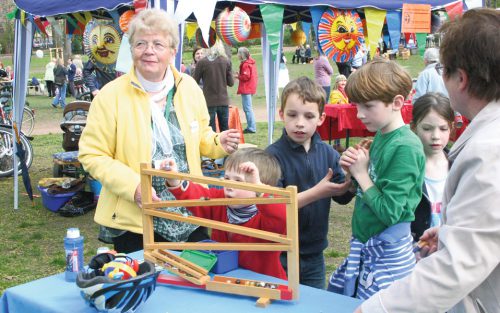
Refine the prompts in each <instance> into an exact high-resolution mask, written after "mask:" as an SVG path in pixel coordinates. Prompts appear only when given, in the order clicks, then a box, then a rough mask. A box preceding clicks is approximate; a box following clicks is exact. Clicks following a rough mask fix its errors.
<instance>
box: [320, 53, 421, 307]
mask: <svg viewBox="0 0 500 313" xmlns="http://www.w3.org/2000/svg"><path fill="white" fill-rule="evenodd" d="M411 88H412V80H411V77H410V75H409V74H408V73H407V72H406V71H405V70H404V69H403V68H402V67H401V66H399V65H398V64H397V63H395V62H392V61H387V60H383V59H381V60H375V61H373V62H370V63H368V64H366V65H364V66H363V67H361V68H360V69H359V70H357V71H356V72H354V73H353V74H352V75H351V76H350V77H349V80H348V81H347V86H346V92H347V95H348V97H349V99H350V100H351V101H352V102H354V103H355V104H356V106H357V109H358V114H357V117H358V118H359V119H360V120H361V121H362V122H363V124H365V126H366V128H367V129H368V130H369V131H372V132H376V135H375V137H374V140H373V143H372V144H371V146H370V147H369V148H367V147H350V148H349V149H348V150H346V151H345V152H344V153H343V155H342V157H341V159H340V164H341V166H342V167H343V168H344V170H346V171H347V172H349V173H350V174H351V175H352V177H353V178H354V179H355V180H356V183H357V184H356V185H357V192H356V202H355V205H354V212H353V216H352V239H351V248H350V253H349V256H348V257H347V258H346V260H345V261H344V263H343V264H342V265H341V266H340V267H339V268H338V269H337V270H336V271H335V273H333V274H332V276H331V277H330V283H329V286H328V290H330V291H333V292H337V293H341V294H344V295H348V296H353V297H357V298H360V299H367V298H369V297H370V296H371V295H372V294H374V293H375V292H377V291H378V290H380V289H384V288H387V287H388V286H389V285H390V284H391V283H392V282H393V281H395V280H397V279H400V278H402V277H404V276H406V275H408V274H409V273H410V272H411V270H412V269H413V267H414V265H415V256H414V253H413V247H412V237H411V234H410V222H411V221H413V220H414V210H415V208H416V206H417V205H418V203H419V201H420V199H421V196H422V182H423V179H424V173H425V155H424V151H423V147H422V144H421V142H420V140H419V139H418V137H417V136H416V135H415V134H414V133H413V132H412V131H411V130H410V128H409V127H408V126H407V125H405V123H404V121H403V118H402V116H401V108H402V107H403V105H404V100H405V98H406V97H407V96H408V94H409V92H410V90H411Z"/></svg>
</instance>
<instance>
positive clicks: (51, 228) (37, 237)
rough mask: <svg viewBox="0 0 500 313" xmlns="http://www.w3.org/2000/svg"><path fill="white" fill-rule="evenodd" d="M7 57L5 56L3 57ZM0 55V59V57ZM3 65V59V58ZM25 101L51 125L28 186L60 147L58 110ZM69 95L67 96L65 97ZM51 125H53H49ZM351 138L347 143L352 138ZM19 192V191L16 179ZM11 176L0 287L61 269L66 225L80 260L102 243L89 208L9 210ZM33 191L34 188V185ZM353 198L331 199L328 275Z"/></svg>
mask: <svg viewBox="0 0 500 313" xmlns="http://www.w3.org/2000/svg"><path fill="white" fill-rule="evenodd" d="M251 52H252V56H253V57H254V58H255V59H256V61H257V65H258V69H259V85H258V89H257V95H256V96H254V105H255V106H256V107H257V108H263V107H265V97H264V85H263V81H264V80H263V77H262V71H261V68H262V65H261V62H262V57H261V54H260V48H259V47H256V48H252V49H251ZM286 57H287V59H288V60H291V59H292V52H287V53H286ZM7 59H8V58H7ZM5 60H6V58H5V57H4V58H2V61H5ZM185 60H186V64H188V63H189V61H190V60H191V53H190V52H186V53H185ZM232 61H233V69H234V70H237V66H238V64H239V62H238V61H237V60H236V57H235V56H233V59H232ZM47 62H48V56H47V55H46V56H45V57H44V58H43V59H37V58H35V57H33V58H32V63H31V74H32V76H33V75H35V76H37V77H43V72H44V67H45V64H46V63H47ZM398 62H400V63H401V64H402V65H403V66H405V67H407V68H408V70H409V71H410V73H411V75H412V77H416V76H417V75H418V72H419V71H420V70H421V69H422V68H423V62H422V59H421V58H420V57H418V56H411V58H410V60H408V61H402V60H401V61H400V60H398ZM5 63H6V64H8V62H5ZM288 69H289V72H290V78H291V79H293V78H296V77H299V76H301V75H307V76H309V77H313V68H312V65H302V64H300V65H296V64H288ZM229 93H230V95H231V102H232V103H233V104H236V105H238V106H239V104H240V103H241V99H240V97H239V96H237V95H236V86H235V87H232V88H229ZM27 100H28V101H29V102H30V106H31V107H32V108H34V109H35V111H36V117H35V118H36V124H35V130H37V129H38V130H40V127H42V130H43V126H44V125H45V126H51V127H52V128H51V129H52V130H53V129H56V130H57V132H56V131H53V133H48V134H44V135H35V136H34V140H33V142H32V143H33V148H34V161H33V165H32V166H31V169H30V176H31V180H32V184H33V186H34V187H35V188H36V185H37V182H38V181H39V180H40V179H41V178H43V177H51V176H52V167H53V160H52V154H53V153H55V152H60V151H63V149H62V147H61V142H62V135H61V133H60V131H59V130H58V125H59V123H60V121H61V119H62V110H61V109H54V108H52V107H51V106H50V99H49V98H48V97H47V96H30V97H28V99H27ZM68 100H71V99H68ZM54 125H55V126H56V127H54ZM282 127H283V124H282V123H281V122H278V121H277V122H275V132H274V135H273V138H274V140H275V139H276V138H278V137H279V136H280V135H281V131H282ZM257 130H258V132H257V133H256V134H247V135H245V140H246V142H249V143H253V144H256V145H257V146H259V147H261V148H265V147H266V146H267V123H266V122H263V121H261V122H258V123H257ZM357 140H358V139H357V138H354V139H353V140H352V141H351V144H355V143H356V142H357ZM20 186H21V187H20V188H21V193H22V192H24V190H23V187H22V183H20ZM12 190H13V178H12V177H9V178H0V216H1V219H0V251H2V253H0V292H2V293H3V291H4V290H5V289H6V288H9V287H11V286H15V285H18V284H21V283H25V282H28V281H31V280H34V279H38V278H41V277H44V276H48V275H51V274H55V273H59V272H62V271H63V270H64V265H65V260H64V248H63V238H64V235H65V232H66V229H67V228H69V227H79V228H80V230H81V233H82V234H83V235H84V236H85V251H84V253H85V260H86V261H89V259H90V257H91V256H93V255H94V254H95V252H96V249H97V248H98V247H99V246H102V245H103V244H102V243H100V242H99V241H98V240H97V234H98V226H97V225H96V224H95V223H94V221H93V213H92V212H91V213H89V214H87V215H84V216H80V217H74V218H65V217H61V216H59V215H58V214H55V213H52V212H50V211H48V210H47V209H45V208H44V207H43V206H42V202H41V199H40V198H37V199H35V202H34V206H32V205H31V203H30V202H29V200H28V198H27V197H26V196H24V195H20V202H19V210H17V211H14V210H13V191H12ZM36 193H38V191H37V190H36ZM352 209H353V203H352V202H351V203H350V204H348V205H345V206H341V205H337V204H332V207H331V215H330V221H329V223H330V231H329V235H328V238H329V246H328V248H327V249H326V251H325V259H326V264H327V274H330V273H331V272H332V271H333V270H335V268H336V267H337V266H338V264H339V263H340V262H341V260H342V259H343V258H344V257H345V256H346V255H347V253H348V250H349V244H348V242H349V239H350V235H351V230H350V223H351V214H352Z"/></svg>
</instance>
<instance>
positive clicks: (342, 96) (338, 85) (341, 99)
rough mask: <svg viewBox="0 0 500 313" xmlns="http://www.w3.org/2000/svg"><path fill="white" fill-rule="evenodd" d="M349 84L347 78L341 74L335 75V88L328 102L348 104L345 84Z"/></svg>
mask: <svg viewBox="0 0 500 313" xmlns="http://www.w3.org/2000/svg"><path fill="white" fill-rule="evenodd" d="M346 84H347V78H346V77H345V76H344V75H342V74H340V75H337V77H335V84H334V85H333V90H332V92H331V93H330V99H329V101H328V103H330V104H348V103H349V99H348V98H347V94H346V93H345V85H346Z"/></svg>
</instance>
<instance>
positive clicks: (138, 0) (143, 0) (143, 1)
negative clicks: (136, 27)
mask: <svg viewBox="0 0 500 313" xmlns="http://www.w3.org/2000/svg"><path fill="white" fill-rule="evenodd" d="M133 5H134V10H135V13H139V12H141V11H142V10H144V9H146V8H147V7H148V0H134V2H133Z"/></svg>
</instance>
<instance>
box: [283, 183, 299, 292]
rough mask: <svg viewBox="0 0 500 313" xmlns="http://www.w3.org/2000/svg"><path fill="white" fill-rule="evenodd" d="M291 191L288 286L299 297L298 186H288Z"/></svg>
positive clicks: (288, 220)
mask: <svg viewBox="0 0 500 313" xmlns="http://www.w3.org/2000/svg"><path fill="white" fill-rule="evenodd" d="M286 189H287V190H288V191H289V192H290V195H291V196H290V204H287V205H286V233H287V235H288V238H291V240H292V241H291V243H290V247H289V249H288V251H287V267H288V268H287V274H288V286H289V287H290V289H292V291H293V299H298V297H299V282H300V276H299V231H298V229H299V226H298V225H299V222H298V219H299V218H298V213H299V207H298V200H297V187H296V186H288V187H287V188H286Z"/></svg>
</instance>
